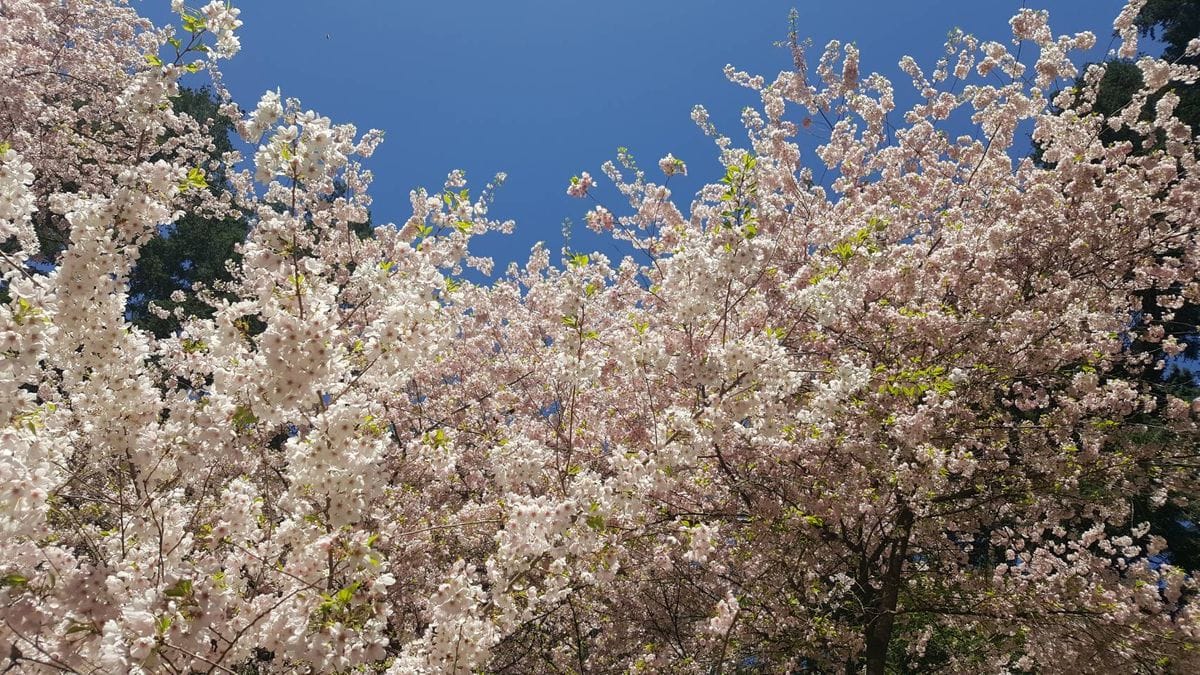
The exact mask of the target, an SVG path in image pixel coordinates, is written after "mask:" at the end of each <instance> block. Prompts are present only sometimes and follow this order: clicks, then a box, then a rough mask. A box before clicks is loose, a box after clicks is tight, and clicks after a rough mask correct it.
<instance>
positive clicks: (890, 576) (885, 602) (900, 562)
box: [863, 505, 913, 675]
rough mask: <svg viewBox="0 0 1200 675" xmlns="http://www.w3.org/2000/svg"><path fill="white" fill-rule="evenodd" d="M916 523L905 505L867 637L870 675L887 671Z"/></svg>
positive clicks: (898, 519)
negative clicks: (901, 590)
mask: <svg viewBox="0 0 1200 675" xmlns="http://www.w3.org/2000/svg"><path fill="white" fill-rule="evenodd" d="M912 524H913V513H912V511H911V510H909V508H908V507H907V506H905V505H901V506H900V513H899V514H898V518H897V521H896V529H895V530H894V532H893V536H892V541H891V547H890V550H889V551H888V560H887V568H886V569H885V570H884V573H883V586H882V588H880V589H879V593H878V594H877V595H876V596H875V603H874V607H872V608H871V609H870V610H869V611H870V615H869V620H868V621H867V626H866V630H865V631H864V635H863V637H864V638H866V647H867V650H866V654H865V658H866V662H867V663H866V665H867V675H884V673H885V672H886V669H887V654H888V645H889V644H890V643H891V641H892V627H893V625H894V624H895V621H896V604H897V602H898V601H899V599H900V585H901V584H902V583H904V563H905V560H906V559H907V558H908V539H909V535H910V534H911V532H912Z"/></svg>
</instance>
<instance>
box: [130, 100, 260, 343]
mask: <svg viewBox="0 0 1200 675" xmlns="http://www.w3.org/2000/svg"><path fill="white" fill-rule="evenodd" d="M174 104H175V108H176V110H177V111H179V112H183V113H186V114H188V115H190V116H192V117H193V118H195V119H196V120H198V121H200V122H207V123H208V124H209V129H210V132H211V135H212V142H213V151H212V153H211V155H212V157H213V159H219V158H220V157H221V155H222V153H225V152H228V151H230V150H232V149H233V144H232V142H231V140H230V134H231V132H232V131H233V125H232V123H231V122H230V121H229V120H228V119H226V118H225V117H223V116H221V115H219V114H218V112H217V101H216V99H214V98H213V96H212V94H211V92H209V91H208V90H207V89H181V90H180V95H179V96H178V97H176V98H175V99H174ZM207 182H208V188H207V189H208V190H210V191H212V192H214V193H215V194H220V193H221V192H223V191H225V190H226V189H227V186H226V182H225V176H224V174H223V173H222V172H221V171H214V172H209V174H208V176H207ZM248 229H249V223H248V220H247V219H246V218H245V217H240V218H206V217H204V216H201V215H198V214H196V213H194V212H190V211H188V212H186V213H185V215H183V216H182V217H181V218H180V219H179V220H178V221H176V222H175V223H174V224H172V225H170V226H168V227H165V228H163V229H162V230H161V231H160V235H161V236H158V237H155V238H153V239H151V240H150V241H149V242H148V243H147V244H146V245H145V246H144V247H142V251H141V257H140V258H139V259H138V262H137V266H136V267H135V268H134V270H133V274H132V275H131V276H130V279H129V303H128V305H127V311H128V312H129V317H130V319H131V320H132V322H133V323H134V324H135V325H136V326H138V327H140V328H143V329H145V330H148V331H150V332H152V333H154V335H156V336H158V337H166V336H168V335H171V334H173V333H175V332H176V331H178V330H179V328H180V325H179V324H180V322H179V320H178V319H176V318H175V317H174V316H170V317H167V318H160V317H158V316H155V315H154V314H153V313H152V312H150V311H149V305H150V303H154V304H155V305H157V306H158V307H161V308H163V309H165V310H167V311H172V310H174V309H175V308H177V307H181V308H182V310H183V312H184V314H185V315H187V316H211V314H212V309H211V308H210V307H208V306H207V305H205V304H204V303H203V302H201V301H200V300H199V299H198V298H197V297H196V295H195V294H194V293H190V292H189V290H190V289H191V288H192V287H193V286H194V285H195V284H203V285H204V286H205V287H206V288H209V289H212V288H213V287H214V284H218V283H219V282H225V281H229V280H230V279H231V276H230V274H229V271H228V269H227V267H226V263H227V262H230V261H236V259H237V253H236V251H235V247H236V246H237V245H238V244H239V243H241V242H242V241H243V240H244V239H245V238H246V232H247V230H248ZM176 290H179V291H183V292H184V300H183V301H182V302H175V301H174V300H172V299H171V294H172V293H173V292H174V291H176Z"/></svg>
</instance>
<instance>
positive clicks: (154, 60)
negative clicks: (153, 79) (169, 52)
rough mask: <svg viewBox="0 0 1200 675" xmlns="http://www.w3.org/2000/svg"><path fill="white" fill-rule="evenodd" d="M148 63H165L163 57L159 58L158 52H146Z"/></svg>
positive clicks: (157, 64) (158, 64) (160, 64)
mask: <svg viewBox="0 0 1200 675" xmlns="http://www.w3.org/2000/svg"><path fill="white" fill-rule="evenodd" d="M146 63H149V64H150V65H152V66H159V67H161V66H162V64H163V62H162V59H160V58H158V54H146Z"/></svg>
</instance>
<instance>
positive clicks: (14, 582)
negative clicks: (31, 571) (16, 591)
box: [0, 573, 29, 588]
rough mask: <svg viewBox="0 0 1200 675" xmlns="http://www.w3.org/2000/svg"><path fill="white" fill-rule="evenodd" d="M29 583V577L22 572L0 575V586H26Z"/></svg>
mask: <svg viewBox="0 0 1200 675" xmlns="http://www.w3.org/2000/svg"><path fill="white" fill-rule="evenodd" d="M28 583H29V578H28V577H26V576H23V575H20V574H16V573H13V574H5V575H4V576H2V577H0V588H4V587H5V586H24V585H25V584H28Z"/></svg>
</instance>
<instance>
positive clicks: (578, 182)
mask: <svg viewBox="0 0 1200 675" xmlns="http://www.w3.org/2000/svg"><path fill="white" fill-rule="evenodd" d="M595 185H596V181H594V180H592V176H591V174H589V173H588V172H586V171H584V172H583V173H582V174H580V175H578V176H574V177H572V178H571V184H570V185H568V186H567V194H569V195H571V196H572V197H584V196H586V195H587V193H588V190H590V189H592V187H593V186H595Z"/></svg>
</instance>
